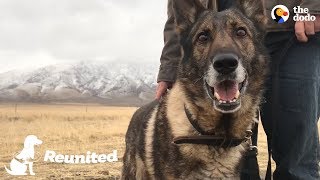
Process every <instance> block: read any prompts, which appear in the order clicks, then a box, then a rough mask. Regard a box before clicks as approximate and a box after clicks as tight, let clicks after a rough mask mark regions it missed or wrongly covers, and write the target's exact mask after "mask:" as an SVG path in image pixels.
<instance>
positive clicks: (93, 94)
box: [0, 62, 159, 105]
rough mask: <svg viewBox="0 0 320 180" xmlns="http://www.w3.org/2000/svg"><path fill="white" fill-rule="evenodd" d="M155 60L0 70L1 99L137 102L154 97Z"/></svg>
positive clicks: (136, 103) (134, 103)
mask: <svg viewBox="0 0 320 180" xmlns="http://www.w3.org/2000/svg"><path fill="white" fill-rule="evenodd" d="M158 67H159V66H158V64H156V63H154V64H151V63H118V62H78V63H68V64H57V65H50V66H46V67H42V68H38V69H33V70H13V71H9V72H5V73H1V74H0V101H1V102H72V103H79V102H82V103H84V102H85V103H102V104H109V105H141V104H144V103H146V102H149V101H151V100H152V99H153V98H154V93H155V88H156V76H157V72H158Z"/></svg>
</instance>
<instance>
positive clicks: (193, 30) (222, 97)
mask: <svg viewBox="0 0 320 180" xmlns="http://www.w3.org/2000/svg"><path fill="white" fill-rule="evenodd" d="M173 10H174V16H175V19H176V29H177V32H178V33H179V35H180V37H181V44H182V47H183V59H182V61H181V62H180V65H179V73H178V81H180V82H181V84H182V85H183V87H184V88H185V91H187V92H188V93H187V94H188V95H189V97H188V98H189V99H190V100H191V101H193V102H194V103H195V104H200V103H199V102H200V101H203V100H204V99H205V101H206V102H207V103H208V102H209V101H210V104H211V105H212V106H213V108H214V109H215V110H217V111H219V112H222V113H234V112H236V111H238V110H239V109H240V107H241V106H244V107H246V108H247V109H248V108H250V107H251V106H253V105H254V104H255V102H258V101H259V100H260V99H259V97H260V95H261V92H262V89H263V81H264V76H265V74H266V69H267V60H266V58H265V50H264V46H263V36H264V31H263V27H264V25H265V23H266V17H265V16H264V13H263V6H262V3H261V0H237V1H236V5H235V6H234V7H232V8H230V9H228V10H225V11H222V12H214V11H212V10H208V9H205V8H204V7H203V6H202V4H201V3H199V1H198V0H188V1H186V0H175V1H173ZM242 109H243V108H242Z"/></svg>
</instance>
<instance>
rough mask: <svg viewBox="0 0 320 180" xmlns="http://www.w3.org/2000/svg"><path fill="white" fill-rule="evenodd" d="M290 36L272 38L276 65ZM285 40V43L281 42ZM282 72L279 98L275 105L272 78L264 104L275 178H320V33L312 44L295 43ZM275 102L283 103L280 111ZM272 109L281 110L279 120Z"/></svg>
mask: <svg viewBox="0 0 320 180" xmlns="http://www.w3.org/2000/svg"><path fill="white" fill-rule="evenodd" d="M288 34H289V32H287V33H286V34H283V33H273V34H269V35H268V37H267V39H266V40H267V46H268V48H269V50H270V53H271V60H272V64H274V63H275V61H278V59H276V57H277V55H278V54H279V53H281V52H282V51H284V47H285V44H286V43H287V40H285V38H284V36H288ZM292 36H294V35H293V34H292ZM281 38H284V39H283V41H281V40H280V41H279V40H278V39H281ZM272 40H274V42H273V41H272ZM279 70H280V71H279V84H278V89H276V91H277V93H278V99H277V100H276V101H275V102H272V96H273V94H272V83H271V82H272V80H271V79H269V81H268V83H267V91H266V93H265V101H266V102H265V103H263V104H262V123H263V125H264V128H265V130H266V132H267V135H268V136H269V137H270V132H272V142H271V147H272V156H273V159H274V160H275V162H276V165H277V168H276V170H275V172H274V179H276V180H277V179H280V180H285V179H306V180H312V179H319V178H320V177H319V165H318V163H319V137H318V128H317V121H318V118H319V113H320V112H319V109H320V107H319V103H320V102H319V95H320V93H319V91H320V90H319V89H320V85H319V84H320V34H318V35H317V38H315V37H314V38H311V39H310V40H309V42H308V43H299V42H296V41H295V42H294V43H293V44H292V46H291V47H290V48H289V49H288V50H287V53H286V55H285V56H284V57H283V58H282V59H281V64H280V69H279ZM272 73H273V72H272ZM274 103H279V104H278V105H277V107H278V108H276V109H274V108H272V106H273V105H274ZM272 110H276V111H277V112H276V117H275V119H272V117H274V116H272V113H274V112H272Z"/></svg>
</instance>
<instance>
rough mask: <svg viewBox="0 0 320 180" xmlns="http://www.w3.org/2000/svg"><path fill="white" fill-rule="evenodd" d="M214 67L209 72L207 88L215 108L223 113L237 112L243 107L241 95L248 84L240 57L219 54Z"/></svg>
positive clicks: (213, 60)
mask: <svg viewBox="0 0 320 180" xmlns="http://www.w3.org/2000/svg"><path fill="white" fill-rule="evenodd" d="M212 67H213V68H209V70H208V73H207V74H208V77H206V80H205V88H206V90H207V93H208V95H209V97H210V98H211V99H212V100H213V105H214V108H215V109H216V110H218V111H220V112H223V113H232V112H235V111H236V110H238V109H239V108H240V106H241V101H240V99H241V94H243V92H244V91H245V87H246V86H247V84H248V81H247V74H246V71H245V70H244V68H243V66H242V64H241V63H240V59H239V57H238V56H237V55H235V54H233V53H220V54H217V55H216V56H215V57H214V58H212ZM210 71H211V72H210Z"/></svg>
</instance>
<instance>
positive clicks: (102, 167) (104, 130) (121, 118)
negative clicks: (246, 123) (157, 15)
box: [0, 104, 267, 179]
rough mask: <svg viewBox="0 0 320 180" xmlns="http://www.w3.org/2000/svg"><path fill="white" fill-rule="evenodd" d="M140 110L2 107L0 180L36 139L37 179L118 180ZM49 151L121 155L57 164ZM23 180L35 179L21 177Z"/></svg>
mask: <svg viewBox="0 0 320 180" xmlns="http://www.w3.org/2000/svg"><path fill="white" fill-rule="evenodd" d="M136 109H137V108H130V107H106V106H100V105H93V104H91V105H78V104H69V105H66V104H64V105H58V104H57V105H38V104H19V105H18V106H17V108H16V107H15V105H14V104H2V105H0V127H1V129H0V147H1V148H0V179H10V178H11V177H12V176H11V177H10V176H9V175H8V174H7V172H6V171H5V169H4V165H6V166H7V167H8V165H9V163H10V161H11V159H12V158H13V154H14V153H16V152H19V151H20V150H21V149H22V147H23V141H24V138H25V137H26V136H27V135H29V134H34V135H36V136H37V137H39V139H41V140H43V142H44V143H43V144H42V145H41V146H39V147H37V148H36V152H37V154H36V155H37V156H38V159H39V160H38V161H37V162H35V164H34V171H35V173H36V176H35V177H32V178H34V179H68V178H69V179H70V178H71V179H74V178H76V179H117V177H119V175H120V171H121V165H122V163H121V159H122V155H123V153H124V148H125V144H124V137H125V132H126V130H127V126H128V123H129V120H130V118H131V116H132V114H133V112H134V111H135V110H136ZM258 147H259V156H258V158H259V164H260V169H261V170H262V171H265V168H266V165H267V144H266V137H265V134H264V132H263V130H262V128H261V127H260V132H259V144H258ZM46 150H53V151H55V152H57V153H60V154H65V155H67V154H86V152H87V151H91V152H96V153H98V154H108V153H111V152H112V150H118V157H119V158H120V160H119V162H115V163H102V164H73V165H71V164H57V163H50V162H44V161H43V157H44V154H45V151H46ZM19 178H21V179H23V178H28V179H30V178H31V176H23V177H21V176H20V177H19Z"/></svg>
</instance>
